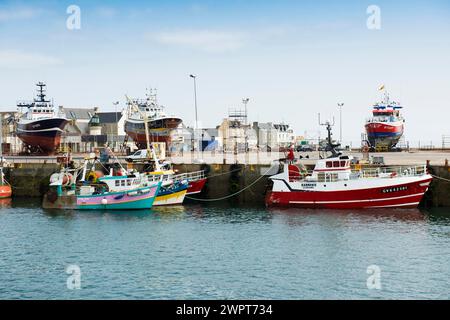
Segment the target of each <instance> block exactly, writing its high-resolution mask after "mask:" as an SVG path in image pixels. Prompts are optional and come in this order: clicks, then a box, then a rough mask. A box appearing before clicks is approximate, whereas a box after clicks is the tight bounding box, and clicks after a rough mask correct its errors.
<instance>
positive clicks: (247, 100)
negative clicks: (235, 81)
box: [242, 98, 250, 163]
mask: <svg viewBox="0 0 450 320" xmlns="http://www.w3.org/2000/svg"><path fill="white" fill-rule="evenodd" d="M249 101H250V98H244V99H242V103H243V104H244V112H245V126H244V128H245V129H244V136H245V154H246V155H247V156H248V131H249V130H248V129H249V128H248V126H247V125H248V114H247V103H248V102H249ZM247 163H248V159H247Z"/></svg>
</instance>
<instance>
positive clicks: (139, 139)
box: [127, 132, 170, 149]
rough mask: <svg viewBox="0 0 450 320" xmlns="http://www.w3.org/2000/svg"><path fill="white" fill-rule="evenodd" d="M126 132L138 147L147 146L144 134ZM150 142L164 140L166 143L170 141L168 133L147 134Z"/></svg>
mask: <svg viewBox="0 0 450 320" xmlns="http://www.w3.org/2000/svg"><path fill="white" fill-rule="evenodd" d="M127 134H128V135H129V136H130V137H131V139H133V141H134V142H135V143H136V145H137V146H138V147H139V148H142V149H144V148H146V147H147V138H146V136H145V134H139V133H136V132H127ZM149 138H150V142H165V143H166V144H169V143H170V135H169V134H167V135H152V134H151V133H150V134H149Z"/></svg>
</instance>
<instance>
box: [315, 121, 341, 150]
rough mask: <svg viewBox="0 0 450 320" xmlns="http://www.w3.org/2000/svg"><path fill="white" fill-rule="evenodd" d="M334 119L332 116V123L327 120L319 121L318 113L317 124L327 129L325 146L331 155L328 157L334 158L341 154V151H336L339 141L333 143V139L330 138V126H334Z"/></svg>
mask: <svg viewBox="0 0 450 320" xmlns="http://www.w3.org/2000/svg"><path fill="white" fill-rule="evenodd" d="M334 124H335V121H334V117H333V123H331V122H330V121H329V120H327V121H325V122H324V123H322V122H320V113H319V125H321V126H324V127H326V129H327V131H328V136H327V147H326V148H325V150H326V151H330V152H331V157H330V158H336V157H339V156H340V155H342V153H341V152H338V151H336V148H337V147H340V146H341V144H340V143H333V139H332V135H333V134H332V133H331V131H332V127H333V126H334Z"/></svg>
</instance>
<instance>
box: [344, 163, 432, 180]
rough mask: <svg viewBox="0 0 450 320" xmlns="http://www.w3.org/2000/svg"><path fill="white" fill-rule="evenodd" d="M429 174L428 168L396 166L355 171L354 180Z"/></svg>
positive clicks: (422, 166) (423, 166)
mask: <svg viewBox="0 0 450 320" xmlns="http://www.w3.org/2000/svg"><path fill="white" fill-rule="evenodd" d="M426 173H427V167H426V166H425V165H421V166H412V167H405V166H395V167H379V168H366V169H361V170H353V171H352V177H353V178H355V179H356V178H393V177H415V176H421V175H424V174H426Z"/></svg>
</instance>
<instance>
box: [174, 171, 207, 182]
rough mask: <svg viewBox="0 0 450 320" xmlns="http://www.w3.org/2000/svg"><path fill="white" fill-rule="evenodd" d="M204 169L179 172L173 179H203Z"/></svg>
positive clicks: (204, 176)
mask: <svg viewBox="0 0 450 320" xmlns="http://www.w3.org/2000/svg"><path fill="white" fill-rule="evenodd" d="M205 178H206V175H205V171H203V170H202V171H195V172H186V173H180V174H177V175H175V176H174V180H175V181H182V180H188V181H197V180H201V179H205Z"/></svg>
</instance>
